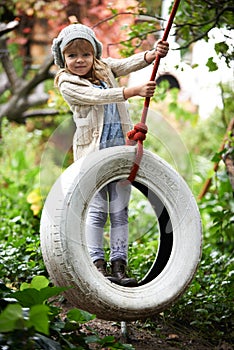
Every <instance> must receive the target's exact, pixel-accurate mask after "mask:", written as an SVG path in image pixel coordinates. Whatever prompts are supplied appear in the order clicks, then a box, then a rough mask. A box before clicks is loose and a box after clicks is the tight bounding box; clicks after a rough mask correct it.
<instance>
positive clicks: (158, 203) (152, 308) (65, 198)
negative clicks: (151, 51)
mask: <svg viewBox="0 0 234 350" xmlns="http://www.w3.org/2000/svg"><path fill="white" fill-rule="evenodd" d="M177 5H178V1H177ZM173 8H174V7H173ZM172 11H173V10H172ZM174 11H176V10H175V9H174ZM164 40H165V35H164ZM156 61H157V58H156ZM158 61H159V60H158ZM148 102H149V101H148ZM148 102H147V103H148ZM146 107H147V106H146ZM146 107H145V109H144V111H143V113H145V111H147V108H146ZM145 116H146V113H145ZM143 119H145V118H143ZM144 121H145V120H143V123H144ZM140 124H141V125H140V126H142V123H140ZM143 129H144V128H143ZM141 131H142V132H144V130H141ZM135 134H136V133H134V132H133V133H131V137H132V138H133V139H134V137H135ZM137 140H138V149H136V147H134V146H118V147H111V148H107V149H103V150H101V151H99V152H95V153H93V154H90V155H88V156H87V157H85V158H82V159H80V160H78V161H77V162H75V163H73V164H72V165H71V166H70V167H68V168H67V169H66V170H65V171H64V172H63V173H62V175H61V176H60V177H59V178H58V179H57V181H56V182H55V184H54V185H53V187H52V189H51V191H50V192H49V194H48V197H47V199H46V202H45V205H44V208H43V211H42V216H41V227H40V235H41V249H42V255H43V258H44V262H45V265H46V267H47V270H48V273H49V275H50V278H51V280H52V282H53V283H54V284H55V285H58V286H71V288H69V289H68V290H67V291H66V292H65V296H66V298H67V299H68V301H69V302H70V303H71V304H72V305H74V306H76V307H78V308H81V309H83V310H85V311H89V312H91V313H94V314H96V316H97V317H98V318H100V319H105V320H115V321H133V320H139V319H145V318H147V317H150V316H153V315H155V314H156V313H158V312H161V311H162V310H164V309H166V308H167V307H168V306H170V305H171V304H172V303H173V302H174V301H175V300H176V299H178V298H179V297H180V296H181V295H182V294H183V293H184V291H185V290H186V288H187V287H188V285H189V283H190V282H191V281H192V278H193V276H194V274H195V272H196V269H197V266H198V263H199V261H200V256H201V241H202V237H201V221H200V215H199V211H198V208H197V204H196V201H195V199H194V197H193V195H192V193H191V191H190V189H189V187H188V186H187V184H186V183H185V181H184V180H183V178H182V177H181V176H180V175H179V174H178V173H177V172H176V171H175V170H174V169H173V168H172V167H171V166H170V165H169V164H168V163H167V162H165V161H164V160H163V159H161V158H160V157H158V156H156V155H154V154H153V153H151V152H149V151H146V150H143V147H142V141H140V142H139V139H137ZM133 164H134V166H132V165H133ZM129 174H130V176H129ZM116 180H123V184H122V185H123V186H124V181H126V180H129V181H130V182H131V183H132V185H133V186H134V187H136V188H137V189H138V190H139V191H140V192H142V193H143V194H144V195H145V196H146V197H147V198H148V200H149V202H150V204H151V206H152V208H153V209H154V212H155V215H156V217H157V219H158V223H159V231H160V243H159V247H158V251H156V252H155V261H154V263H153V265H152V267H151V269H150V270H149V271H148V273H147V274H146V276H144V278H143V279H142V280H141V281H140V283H139V285H138V286H137V287H134V288H128V287H122V286H119V285H117V284H114V283H111V282H110V281H109V280H108V279H106V278H105V277H104V276H103V275H102V274H100V273H99V272H98V271H97V269H96V267H95V266H94V264H93V263H92V261H91V258H90V255H89V252H88V249H87V244H86V237H85V226H86V217H87V212H88V206H89V203H90V201H91V199H92V197H93V196H94V194H95V193H96V192H97V191H100V190H101V188H102V187H103V186H105V185H107V184H108V183H110V182H112V181H116Z"/></svg>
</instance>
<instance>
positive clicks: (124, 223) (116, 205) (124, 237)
mask: <svg viewBox="0 0 234 350" xmlns="http://www.w3.org/2000/svg"><path fill="white" fill-rule="evenodd" d="M130 194H131V185H129V184H128V185H126V184H124V185H123V184H122V182H121V181H113V182H111V183H109V184H107V185H106V186H104V187H103V188H102V189H101V190H100V191H99V192H98V193H96V194H95V195H94V197H93V199H92V200H91V201H90V205H89V209H88V215H87V221H86V239H87V245H88V250H89V253H90V256H91V259H92V261H95V260H98V259H104V250H103V234H104V226H105V224H106V221H107V218H108V214H109V217H110V261H113V260H116V259H123V260H124V261H127V256H128V203H129V198H130Z"/></svg>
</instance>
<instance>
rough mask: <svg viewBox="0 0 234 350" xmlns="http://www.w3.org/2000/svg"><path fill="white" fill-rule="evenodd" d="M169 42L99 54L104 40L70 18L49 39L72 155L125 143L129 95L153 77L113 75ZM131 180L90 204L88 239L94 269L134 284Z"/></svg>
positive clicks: (142, 63) (143, 62)
mask: <svg viewBox="0 0 234 350" xmlns="http://www.w3.org/2000/svg"><path fill="white" fill-rule="evenodd" d="M168 48H169V45H168V43H167V42H163V41H158V43H157V46H156V49H155V50H152V51H146V52H142V53H138V54H135V55H133V56H131V57H129V58H124V59H113V58H106V59H104V58H101V55H102V44H101V43H100V41H99V40H98V39H97V38H96V36H95V34H94V32H93V31H92V30H91V29H90V28H89V27H87V26H85V25H82V24H71V25H69V26H67V27H66V28H64V29H63V30H62V31H61V32H60V34H59V35H58V37H57V38H55V39H54V40H53V45H52V53H53V56H54V61H55V64H57V65H58V66H59V67H60V68H61V70H60V71H59V72H58V73H57V75H56V77H55V84H56V86H57V87H58V88H59V90H60V92H61V94H62V96H63V98H64V99H65V101H66V102H67V103H68V105H69V106H70V109H71V111H72V112H73V118H74V121H75V124H76V132H75V135H74V139H73V153H74V160H77V159H79V158H81V157H83V156H86V155H87V154H89V153H90V152H95V151H98V150H100V149H103V148H107V147H113V146H119V145H124V144H125V135H126V134H127V132H128V131H129V130H130V129H131V121H130V119H129V115H128V113H127V108H126V100H127V99H129V98H130V97H133V96H142V97H152V96H153V94H154V91H155V87H156V83H155V81H149V82H147V83H144V84H139V85H138V86H134V87H118V85H117V83H116V80H115V78H116V77H120V76H123V75H127V74H129V73H131V72H133V71H137V70H139V69H141V68H144V67H146V66H147V65H149V64H150V63H152V62H153V61H154V59H155V57H156V54H159V55H160V57H164V56H166V54H167V52H168ZM130 190H131V186H130V185H128V186H120V185H119V183H118V181H114V182H111V183H109V184H108V185H106V186H105V187H104V188H103V189H102V190H101V191H99V192H98V193H97V194H96V195H95V196H94V198H93V199H92V201H91V202H90V205H89V210H88V216H87V223H86V239H87V245H88V249H89V253H90V256H91V259H92V261H93V262H94V264H95V266H96V267H97V269H98V270H99V271H100V272H101V273H102V274H103V275H104V276H105V277H107V278H108V279H109V280H110V281H111V282H114V283H117V284H119V285H122V286H128V287H131V286H136V285H137V281H136V280H135V279H134V278H129V277H128V276H127V275H126V266H127V252H128V202H129V197H130ZM108 214H109V216H110V225H111V227H110V250H111V252H110V261H111V275H108V273H107V264H106V261H105V258H104V251H103V231H104V226H105V223H106V220H107V217H108Z"/></svg>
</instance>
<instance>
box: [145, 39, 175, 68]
mask: <svg viewBox="0 0 234 350" xmlns="http://www.w3.org/2000/svg"><path fill="white" fill-rule="evenodd" d="M168 50H169V44H168V42H167V41H162V40H159V41H158V42H157V44H156V49H155V50H151V51H147V52H146V53H145V61H146V62H147V63H149V64H150V63H152V62H153V61H154V60H155V58H156V55H157V54H158V55H159V56H160V57H161V58H162V57H165V56H166V55H167V53H168Z"/></svg>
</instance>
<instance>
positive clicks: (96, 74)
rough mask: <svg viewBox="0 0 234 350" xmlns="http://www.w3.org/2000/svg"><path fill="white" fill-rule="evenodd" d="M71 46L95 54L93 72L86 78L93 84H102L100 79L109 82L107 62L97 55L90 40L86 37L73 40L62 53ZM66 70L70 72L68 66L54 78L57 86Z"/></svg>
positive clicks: (82, 51)
mask: <svg viewBox="0 0 234 350" xmlns="http://www.w3.org/2000/svg"><path fill="white" fill-rule="evenodd" d="M71 47H73V48H74V49H75V50H77V49H79V50H80V51H81V53H85V52H92V54H93V55H94V61H93V66H92V68H91V74H90V77H88V78H86V79H88V80H89V81H90V82H91V83H92V84H97V85H99V84H100V81H104V82H106V83H108V81H109V79H108V73H107V65H106V63H104V62H103V61H101V60H99V59H97V58H96V57H95V54H94V48H93V46H92V44H91V43H90V42H89V41H87V40H85V39H75V40H72V41H70V42H69V43H68V44H67V45H66V46H65V47H64V50H63V53H62V54H63V55H64V53H65V51H66V50H68V49H69V48H71ZM64 71H65V72H68V73H69V71H68V69H67V67H66V66H65V68H64V69H62V70H60V71H59V72H58V73H57V74H56V76H55V79H54V82H55V86H57V85H58V79H59V76H60V75H61V73H62V72H64Z"/></svg>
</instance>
